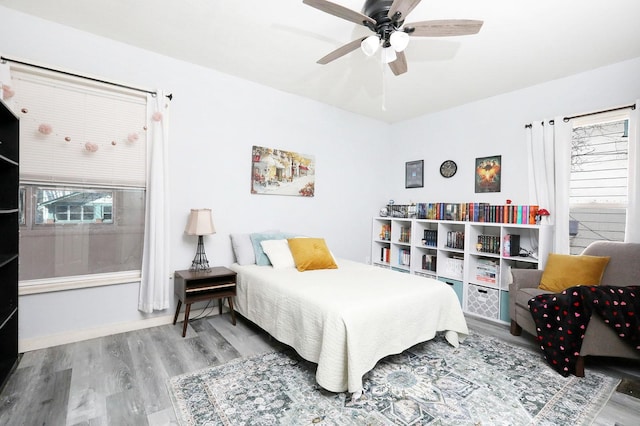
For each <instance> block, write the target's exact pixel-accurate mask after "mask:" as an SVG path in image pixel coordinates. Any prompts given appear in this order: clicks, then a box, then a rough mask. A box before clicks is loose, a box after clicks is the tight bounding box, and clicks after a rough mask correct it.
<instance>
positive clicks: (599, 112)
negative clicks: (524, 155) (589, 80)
mask: <svg viewBox="0 0 640 426" xmlns="http://www.w3.org/2000/svg"><path fill="white" fill-rule="evenodd" d="M628 108H631V109H632V110H634V109H636V104H631V105H625V106H621V107H618V108H611V109H607V110H604V111H594V112H588V113H586V114H580V115H573V116H571V117H565V118H563V119H562V120H563V121H564V122H565V123H568V122H569V121H570V120H573V119H574V118H582V117H589V116H591V115H597V114H605V113H607V112H615V111H622V110H623V109H628ZM542 124H543V125H544V121H543V122H542ZM549 124H551V125H552V126H553V125H554V121H553V120H549ZM531 126H532V125H531V123H529V124H525V125H524V128H525V129H530V128H531Z"/></svg>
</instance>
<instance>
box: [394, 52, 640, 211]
mask: <svg viewBox="0 0 640 426" xmlns="http://www.w3.org/2000/svg"><path fill="white" fill-rule="evenodd" d="M638 76H640V58H636V59H633V60H629V61H625V62H621V63H618V64H614V65H611V66H608V67H603V68H599V69H596V70H593V71H590V72H585V73H582V74H577V75H574V76H571V77H568V78H563V79H559V80H555V81H551V82H547V83H544V84H540V85H537V86H533V87H529V88H526V89H523V90H518V91H514V92H511V93H507V94H504V95H500V96H495V97H492V98H489V99H484V100H481V101H478V102H474V103H470V104H467V105H463V106H460V107H457V108H452V109H450V110H446V111H442V112H439V113H435V114H430V115H426V116H423V117H419V118H416V119H413V120H411V121H406V122H403V123H399V124H395V125H393V126H392V131H393V134H394V139H395V140H396V141H398V142H396V144H395V145H394V148H393V150H392V157H391V161H390V169H391V170H399V169H400V170H401V169H402V168H403V167H404V163H405V162H406V161H412V160H421V159H424V160H425V187H424V188H422V189H404V177H403V176H402V174H400V173H392V174H390V177H391V178H392V179H394V180H393V182H392V187H393V188H394V190H393V191H392V192H391V193H390V194H389V195H388V197H389V198H393V199H394V200H395V201H396V203H399V204H402V203H407V202H409V201H415V202H420V201H432V202H470V201H474V202H480V201H484V202H490V203H493V204H504V203H505V200H506V199H511V200H513V202H514V203H516V204H534V199H535V197H532V196H530V195H529V194H528V187H527V173H528V167H527V157H526V155H525V129H524V126H525V124H527V123H531V122H532V121H540V120H543V119H547V120H548V119H552V118H556V116H558V117H566V116H572V115H576V114H582V113H588V112H593V111H599V110H605V109H609V108H614V107H617V106H622V105H628V104H632V103H634V102H635V101H636V100H637V99H638V98H640V78H638ZM492 155H502V191H501V192H499V193H491V194H476V193H475V187H474V167H475V159H476V158H477V157H486V156H492ZM448 159H451V160H454V161H455V162H456V163H457V164H458V172H457V174H456V175H455V176H454V177H452V178H450V179H445V178H443V177H441V176H440V173H439V168H440V164H442V162H443V161H444V160H448ZM552 213H553V212H552Z"/></svg>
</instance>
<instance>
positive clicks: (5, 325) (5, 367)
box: [0, 100, 20, 389]
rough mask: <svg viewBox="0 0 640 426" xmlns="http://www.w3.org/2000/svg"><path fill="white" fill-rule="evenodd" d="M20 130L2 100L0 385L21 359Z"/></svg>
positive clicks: (0, 166) (0, 127)
mask: <svg viewBox="0 0 640 426" xmlns="http://www.w3.org/2000/svg"><path fill="white" fill-rule="evenodd" d="M19 130H20V124H19V120H18V118H17V117H16V116H15V115H14V114H13V113H12V112H11V110H10V109H9V108H8V107H7V105H6V104H5V103H4V102H2V101H1V100H0V235H2V237H1V238H0V342H1V344H0V389H2V387H3V386H4V384H5V382H6V380H7V378H8V377H9V374H11V371H12V370H13V368H14V366H15V364H16V361H17V360H18V213H19V212H18V191H19V189H18V188H19V186H18V185H19V183H18V182H19V153H20V147H19V140H20V134H19Z"/></svg>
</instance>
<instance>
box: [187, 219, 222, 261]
mask: <svg viewBox="0 0 640 426" xmlns="http://www.w3.org/2000/svg"><path fill="white" fill-rule="evenodd" d="M184 232H185V233H186V234H187V235H197V236H198V249H197V250H196V256H195V257H194V258H193V262H191V268H189V270H190V271H208V270H209V269H210V268H209V261H208V260H207V255H206V254H205V252H204V242H203V238H202V237H203V235H211V234H215V233H216V229H215V228H214V226H213V218H212V217H211V209H191V214H189V221H188V222H187V227H186V228H185V230H184Z"/></svg>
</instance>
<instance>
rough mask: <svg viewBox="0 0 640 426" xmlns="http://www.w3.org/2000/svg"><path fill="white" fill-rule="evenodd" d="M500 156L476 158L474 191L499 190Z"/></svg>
mask: <svg viewBox="0 0 640 426" xmlns="http://www.w3.org/2000/svg"><path fill="white" fill-rule="evenodd" d="M501 171H502V156H501V155H494V156H493V157H482V158H476V172H475V181H476V182H475V183H476V193H480V192H500V183H501Z"/></svg>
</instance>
